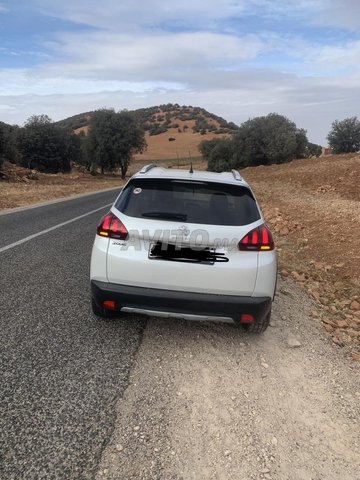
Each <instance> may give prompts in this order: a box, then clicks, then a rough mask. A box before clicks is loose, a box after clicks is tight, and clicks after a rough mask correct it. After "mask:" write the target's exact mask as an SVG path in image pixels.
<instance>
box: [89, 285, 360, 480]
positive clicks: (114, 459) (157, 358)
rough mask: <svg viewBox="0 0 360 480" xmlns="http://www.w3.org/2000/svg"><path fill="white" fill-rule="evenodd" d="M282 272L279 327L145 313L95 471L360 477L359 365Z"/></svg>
mask: <svg viewBox="0 0 360 480" xmlns="http://www.w3.org/2000/svg"><path fill="white" fill-rule="evenodd" d="M314 309H315V303H314V301H313V300H311V299H309V298H308V297H307V296H306V294H305V293H304V292H302V291H301V290H300V289H299V287H298V286H297V285H296V284H295V283H294V282H293V281H292V280H289V279H284V280H281V281H280V284H279V289H278V294H277V296H276V301H275V304H274V309H273V320H272V326H271V327H270V328H269V329H268V330H267V332H266V333H265V334H264V335H263V336H258V337H257V336H251V335H249V334H245V333H244V332H242V331H241V330H239V329H236V328H234V327H232V326H229V325H219V324H210V323H206V324H199V323H187V322H176V321H168V320H161V319H155V318H154V319H150V320H149V321H148V324H147V327H146V329H145V333H144V338H143V341H142V344H141V347H140V349H139V351H138V354H137V360H136V364H135V367H134V369H133V373H132V375H131V378H130V386H129V387H128V389H127V391H126V392H125V395H124V397H123V398H121V399H120V400H119V402H118V404H117V422H116V426H115V430H114V433H113V435H112V438H111V440H110V442H109V444H108V445H107V447H106V448H105V450H104V453H103V456H102V459H101V463H100V467H99V470H98V473H97V476H96V478H97V480H105V479H109V480H110V479H118V480H120V479H127V480H130V479H133V480H135V479H136V480H139V479H146V480H150V479H169V480H170V479H172V480H190V479H194V480H210V479H224V480H231V479H234V480H235V479H236V480H239V479H244V480H252V479H253V480H255V479H256V480H260V479H268V480H270V479H273V480H338V479H339V478H341V479H343V480H354V479H355V478H359V474H360V456H359V448H360V432H359V428H358V427H359V423H358V422H359V414H360V375H359V374H360V370H359V364H358V363H356V362H353V361H351V360H350V359H348V358H346V357H345V356H344V351H343V349H341V348H340V347H338V346H335V347H334V345H333V344H332V342H331V337H330V336H329V335H328V334H327V333H326V332H324V330H323V329H322V327H321V324H320V322H319V321H318V320H317V319H316V318H313V315H312V312H313V311H314Z"/></svg>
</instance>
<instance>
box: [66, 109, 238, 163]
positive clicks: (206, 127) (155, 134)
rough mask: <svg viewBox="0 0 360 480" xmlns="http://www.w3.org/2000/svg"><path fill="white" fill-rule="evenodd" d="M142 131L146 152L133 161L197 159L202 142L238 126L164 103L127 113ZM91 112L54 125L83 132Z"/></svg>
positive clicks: (232, 131) (206, 114)
mask: <svg viewBox="0 0 360 480" xmlns="http://www.w3.org/2000/svg"><path fill="white" fill-rule="evenodd" d="M130 112H131V113H132V114H133V115H134V116H135V118H136V120H137V122H138V123H139V125H141V126H142V128H143V129H144V130H145V138H146V142H147V144H148V148H147V150H146V151H145V152H144V153H143V154H141V155H137V156H136V157H135V159H138V160H139V159H141V160H144V161H146V160H155V159H172V158H183V157H189V156H191V157H194V156H195V157H196V156H199V155H200V153H199V150H198V145H199V143H200V142H201V141H202V140H211V139H212V138H214V137H216V136H219V135H220V136H223V137H226V136H229V135H231V134H232V133H234V132H235V131H236V130H237V128H238V127H237V125H235V124H234V123H233V122H227V121H226V120H225V119H224V118H222V117H219V116H217V115H215V114H213V113H210V112H208V111H207V110H205V109H204V108H201V107H193V106H185V105H183V106H180V105H179V104H171V103H169V104H166V105H160V106H154V107H149V108H140V109H137V110H131V111H130ZM92 113H93V112H85V113H81V114H79V115H75V116H73V117H69V118H66V119H64V120H61V121H59V122H57V124H58V125H60V126H61V127H63V128H67V129H71V130H74V131H75V132H76V133H81V132H84V133H85V134H86V133H87V131H88V128H89V122H90V119H91V115H92Z"/></svg>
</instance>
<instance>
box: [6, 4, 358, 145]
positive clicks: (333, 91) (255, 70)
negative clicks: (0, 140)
mask: <svg viewBox="0 0 360 480" xmlns="http://www.w3.org/2000/svg"><path fill="white" fill-rule="evenodd" d="M164 103H179V104H180V105H193V106H200V107H203V108H205V109H207V110H208V111H210V112H212V113H215V114H217V115H220V116H222V117H224V118H225V119H226V120H228V121H233V122H235V123H236V124H238V125H239V124H241V123H242V122H243V121H246V120H248V119H249V118H254V117H256V116H259V115H267V114H268V113H271V112H276V113H280V114H282V115H286V116H287V117H289V118H290V119H291V120H292V121H294V122H295V123H296V124H297V126H298V127H299V128H305V129H306V130H307V133H308V138H309V140H310V141H312V142H316V143H320V144H322V145H326V144H327V141H326V136H327V133H328V132H329V130H330V128H331V123H332V122H333V121H334V120H336V119H338V120H342V119H344V118H346V117H350V116H360V0H341V1H340V0H177V1H174V0H173V1H171V0H167V1H165V0H147V1H145V0H142V1H140V0H102V1H101V2H100V1H99V0H61V1H58V2H54V1H50V0H11V1H10V0H8V1H6V0H0V121H4V122H7V123H11V124H15V123H16V124H19V125H22V124H23V123H24V122H25V121H26V119H27V118H28V117H30V116H31V115H33V114H35V115H39V114H47V115H49V116H50V117H51V118H52V119H53V120H60V119H63V118H66V117H68V116H71V115H75V114H77V113H81V112H86V111H90V110H94V109H96V108H103V107H109V108H115V110H122V109H129V110H132V109H135V108H142V107H150V106H154V105H159V104H164Z"/></svg>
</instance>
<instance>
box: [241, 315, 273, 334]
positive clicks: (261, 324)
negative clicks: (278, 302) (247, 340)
mask: <svg viewBox="0 0 360 480" xmlns="http://www.w3.org/2000/svg"><path fill="white" fill-rule="evenodd" d="M270 318H271V310H270V312H269V313H268V314H267V315H265V317H264V318H262V319H261V320H257V321H256V322H254V323H249V324H248V325H244V327H245V330H246V331H247V332H249V333H257V334H259V333H263V332H265V330H266V329H267V328H268V326H269V325H270Z"/></svg>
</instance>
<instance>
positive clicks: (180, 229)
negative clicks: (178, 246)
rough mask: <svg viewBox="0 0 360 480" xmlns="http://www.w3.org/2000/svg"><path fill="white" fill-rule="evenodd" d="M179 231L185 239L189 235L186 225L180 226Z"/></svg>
mask: <svg viewBox="0 0 360 480" xmlns="http://www.w3.org/2000/svg"><path fill="white" fill-rule="evenodd" d="M179 231H180V232H181V233H182V234H183V235H185V237H187V236H188V235H189V233H190V230H189V229H188V227H187V226H186V225H181V227H179Z"/></svg>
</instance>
